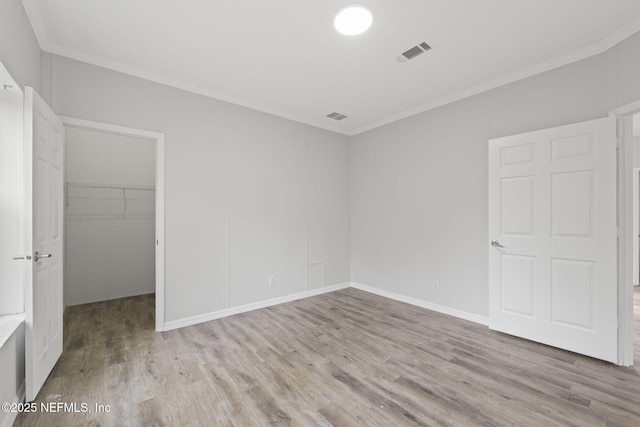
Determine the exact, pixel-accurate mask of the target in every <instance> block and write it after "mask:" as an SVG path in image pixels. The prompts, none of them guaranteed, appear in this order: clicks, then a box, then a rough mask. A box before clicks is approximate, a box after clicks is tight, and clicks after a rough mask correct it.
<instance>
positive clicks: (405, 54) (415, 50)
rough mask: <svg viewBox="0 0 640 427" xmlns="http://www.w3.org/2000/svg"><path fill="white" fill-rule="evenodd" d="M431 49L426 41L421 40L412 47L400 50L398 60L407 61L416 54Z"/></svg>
mask: <svg viewBox="0 0 640 427" xmlns="http://www.w3.org/2000/svg"><path fill="white" fill-rule="evenodd" d="M430 50H431V46H429V45H428V44H427V43H425V42H422V43H420V44H419V45H417V46H414V47H412V48H411V49H409V50H407V51H405V52H402V55H400V56H398V58H397V59H398V62H407V61H408V60H410V59H413V58H415V57H416V56H418V55H422V54H423V53H425V52H428V51H430Z"/></svg>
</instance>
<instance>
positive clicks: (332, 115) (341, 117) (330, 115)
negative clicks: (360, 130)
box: [327, 111, 348, 120]
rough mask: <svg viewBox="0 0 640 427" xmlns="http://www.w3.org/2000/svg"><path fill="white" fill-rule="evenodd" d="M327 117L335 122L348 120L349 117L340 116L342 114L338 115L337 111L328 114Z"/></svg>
mask: <svg viewBox="0 0 640 427" xmlns="http://www.w3.org/2000/svg"><path fill="white" fill-rule="evenodd" d="M327 117H329V118H330V119H333V120H344V119H346V118H347V117H348V116H345V115H344V114H340V113H336V112H335V111H334V112H333V113H331V114H327Z"/></svg>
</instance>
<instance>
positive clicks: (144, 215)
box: [65, 128, 155, 306]
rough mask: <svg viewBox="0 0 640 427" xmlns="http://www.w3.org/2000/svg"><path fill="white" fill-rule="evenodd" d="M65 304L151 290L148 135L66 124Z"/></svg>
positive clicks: (151, 194) (152, 225)
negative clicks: (67, 125)
mask: <svg viewBox="0 0 640 427" xmlns="http://www.w3.org/2000/svg"><path fill="white" fill-rule="evenodd" d="M66 180H67V189H66V190H67V191H66V208H65V221H66V222H65V226H66V228H65V236H66V277H65V304H66V305H67V306H69V305H77V304H84V303H88V302H94V301H103V300H108V299H113V298H122V297H127V296H132V295H140V294H145V293H151V292H154V290H155V245H154V242H155V189H154V185H155V143H154V142H153V141H149V140H145V139H140V138H132V137H126V136H121V135H113V134H108V133H104V132H97V131H89V130H83V129H76V128H67V177H66Z"/></svg>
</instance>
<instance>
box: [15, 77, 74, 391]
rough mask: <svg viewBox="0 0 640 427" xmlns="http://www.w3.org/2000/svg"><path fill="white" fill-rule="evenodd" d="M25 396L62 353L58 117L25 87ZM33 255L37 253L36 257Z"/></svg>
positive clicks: (41, 381) (60, 144) (37, 387)
mask: <svg viewBox="0 0 640 427" xmlns="http://www.w3.org/2000/svg"><path fill="white" fill-rule="evenodd" d="M24 136H25V175H26V176H25V178H26V179H25V182H26V186H25V187H26V188H25V200H26V204H27V209H26V212H27V215H26V216H27V218H26V236H27V239H26V240H27V253H30V254H31V256H32V258H31V260H29V261H27V262H29V266H28V267H27V274H26V285H25V318H26V321H25V323H26V338H25V347H26V348H25V350H26V356H25V357H26V378H25V382H26V398H27V401H32V400H34V399H35V398H36V396H37V394H38V391H39V390H40V388H41V387H42V385H43V384H44V382H45V380H46V379H47V377H48V376H49V373H50V372H51V370H52V369H53V366H54V365H55V363H56V362H57V361H58V358H59V357H60V354H62V311H63V301H62V292H63V280H62V279H63V238H62V236H63V233H62V231H63V229H62V227H63V222H62V221H63V216H62V214H63V212H62V209H63V206H62V200H63V173H62V172H63V141H64V128H63V126H62V122H61V121H60V120H59V119H58V117H57V116H56V115H55V114H54V113H53V111H51V109H50V108H49V107H48V106H47V105H46V104H45V102H44V101H43V100H42V99H41V98H40V97H39V96H38V94H37V93H36V92H35V91H34V90H33V89H32V88H29V87H27V88H25V134H24ZM38 256H42V258H40V259H37V258H38Z"/></svg>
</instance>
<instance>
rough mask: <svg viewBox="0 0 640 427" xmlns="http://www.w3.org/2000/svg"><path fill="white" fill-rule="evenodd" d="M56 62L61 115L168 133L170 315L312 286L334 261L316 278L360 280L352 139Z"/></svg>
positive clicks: (54, 100)
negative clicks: (352, 217)
mask: <svg viewBox="0 0 640 427" xmlns="http://www.w3.org/2000/svg"><path fill="white" fill-rule="evenodd" d="M47 55H48V54H47ZM47 63H49V64H50V66H51V69H50V70H48V71H47V72H46V73H45V75H46V76H51V82H50V83H46V82H43V86H44V87H51V101H50V102H51V105H52V108H53V110H54V111H55V112H56V113H58V114H60V115H65V116H72V117H77V118H82V119H88V120H95V121H99V122H105V123H112V124H117V125H123V126H129V127H134V128H140V129H147V130H153V131H158V132H163V133H164V134H165V144H166V150H165V158H166V160H165V180H166V210H165V213H166V320H167V321H176V320H180V319H184V318H188V317H191V316H197V315H201V314H206V313H211V312H215V311H218V310H222V309H225V308H229V307H236V306H240V305H244V304H249V303H253V302H259V301H263V300H266V299H271V298H276V297H281V296H287V295H291V294H294V293H299V292H304V291H305V290H306V289H307V284H306V282H307V265H308V264H314V265H315V264H316V263H323V264H324V269H325V274H324V277H325V281H324V283H321V284H318V283H316V282H315V281H314V282H313V284H312V287H315V286H322V285H326V286H329V285H335V284H340V283H344V282H348V281H349V278H350V271H349V202H348V191H349V186H348V170H347V168H348V153H349V150H348V138H347V137H344V136H341V135H337V134H334V133H331V132H327V131H323V130H320V129H316V128H313V127H310V126H307V125H302V124H298V123H295V122H291V121H288V120H285V119H281V118H277V117H274V116H270V115H268V114H264V113H261V112H257V111H253V110H250V109H247V108H243V107H239V106H236V105H232V104H228V103H225V102H221V101H216V100H213V99H210V98H206V97H203V96H200V95H195V94H192V93H189V92H185V91H182V90H179V89H174V88H170V87H167V86H163V85H160V84H156V83H152V82H149V81H145V80H142V79H139V78H136V77H131V76H127V75H125V74H122V73H118V72H114V71H110V70H107V69H103V68H99V67H96V66H93V65H89V64H86V63H82V62H78V61H74V60H70V59H67V58H63V57H59V56H51V57H50V58H47ZM313 268H316V267H315V266H314V267H313ZM271 274H275V275H276V285H275V286H268V285H267V282H268V276H269V275H271Z"/></svg>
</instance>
